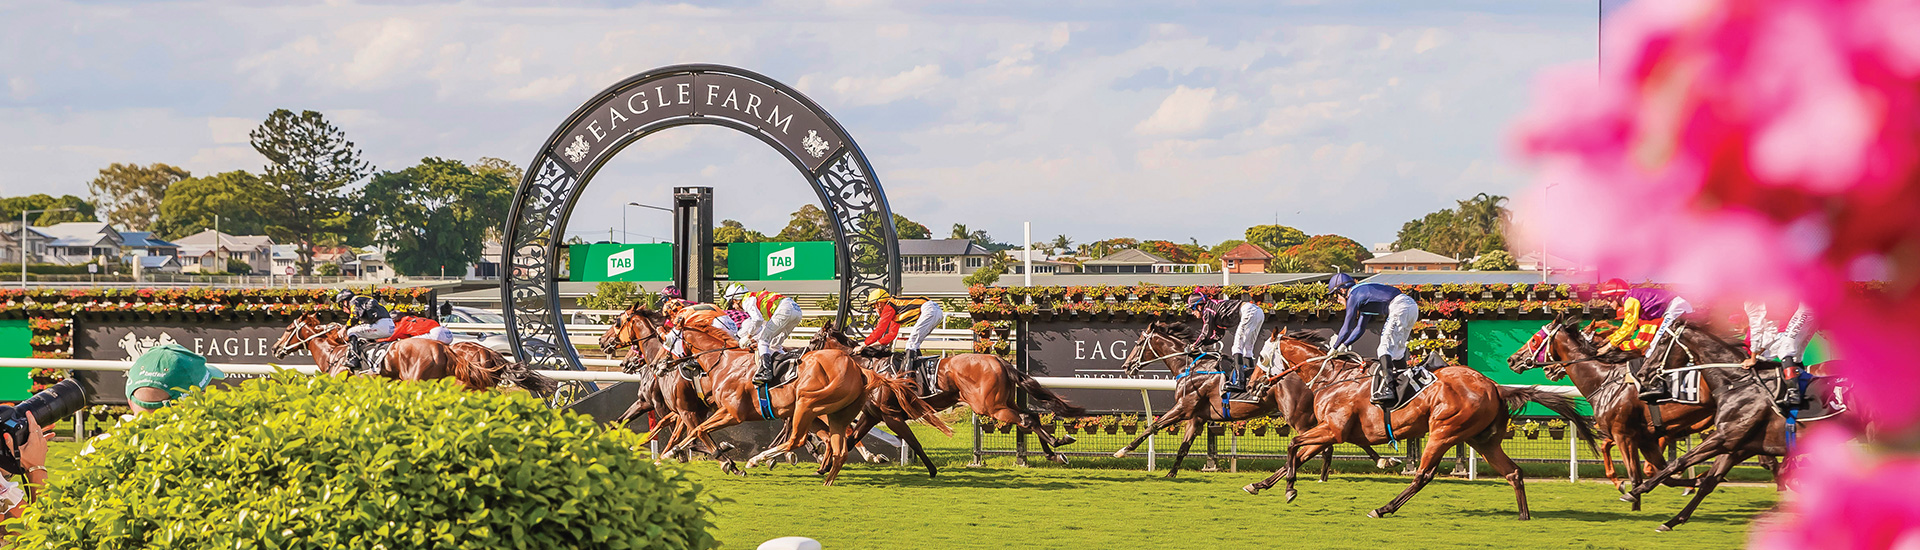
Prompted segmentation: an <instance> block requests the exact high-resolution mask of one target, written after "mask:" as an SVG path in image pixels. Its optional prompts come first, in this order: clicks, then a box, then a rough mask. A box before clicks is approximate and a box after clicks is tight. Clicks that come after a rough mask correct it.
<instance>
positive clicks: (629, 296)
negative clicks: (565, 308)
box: [580, 281, 660, 309]
mask: <svg viewBox="0 0 1920 550" xmlns="http://www.w3.org/2000/svg"><path fill="white" fill-rule="evenodd" d="M659 302H660V295H659V293H654V292H647V289H646V288H645V287H642V286H640V284H639V283H634V282H631V281H601V282H600V284H596V285H593V294H588V295H586V296H581V297H580V307H581V308H583V309H627V306H631V305H633V304H640V305H641V306H644V307H646V308H648V309H653V308H657V307H659V305H660V304H659Z"/></svg>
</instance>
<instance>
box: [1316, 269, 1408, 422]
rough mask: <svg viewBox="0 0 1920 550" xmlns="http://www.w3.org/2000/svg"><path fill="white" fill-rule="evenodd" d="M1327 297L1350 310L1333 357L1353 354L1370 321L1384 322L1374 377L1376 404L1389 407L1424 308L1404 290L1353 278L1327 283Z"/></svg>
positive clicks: (1337, 336) (1343, 276) (1345, 276)
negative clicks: (1350, 352)
mask: <svg viewBox="0 0 1920 550" xmlns="http://www.w3.org/2000/svg"><path fill="white" fill-rule="evenodd" d="M1327 293H1328V294H1332V295H1333V296H1334V297H1335V298H1337V299H1339V300H1340V303H1341V304H1342V305H1345V306H1347V315H1346V319H1345V320H1344V321H1342V322H1341V323H1340V332H1339V333H1336V334H1334V335H1333V340H1332V342H1331V346H1330V347H1332V348H1333V349H1332V350H1331V351H1332V352H1333V353H1341V352H1347V351H1350V350H1349V348H1351V347H1352V346H1353V343H1354V342H1356V341H1358V340H1360V335H1361V334H1365V333H1366V331H1367V323H1368V322H1370V319H1368V317H1379V318H1381V319H1382V320H1383V321H1384V324H1383V326H1381V327H1380V349H1379V350H1378V351H1379V357H1378V359H1379V360H1380V366H1381V368H1380V369H1379V370H1376V371H1374V375H1373V402H1374V403H1375V404H1378V405H1380V406H1381V407H1386V406H1387V405H1390V404H1392V402H1393V398H1394V392H1393V377H1394V376H1395V375H1397V374H1398V373H1399V372H1400V371H1401V370H1403V369H1405V368H1407V340H1408V338H1410V337H1411V336H1413V325H1414V323H1417V322H1419V321H1420V304H1419V303H1418V302H1415V301H1413V297H1412V296H1408V295H1406V294H1404V293H1402V292H1400V289H1398V288H1394V287H1392V286H1389V285H1383V284H1379V283H1365V284H1355V283H1354V280H1353V276H1352V275H1348V274H1345V273H1335V274H1333V278H1332V279H1329V280H1328V281H1327Z"/></svg>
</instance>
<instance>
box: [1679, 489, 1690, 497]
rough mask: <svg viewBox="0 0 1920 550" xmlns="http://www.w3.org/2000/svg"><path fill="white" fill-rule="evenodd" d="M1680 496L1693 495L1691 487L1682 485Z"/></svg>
mask: <svg viewBox="0 0 1920 550" xmlns="http://www.w3.org/2000/svg"><path fill="white" fill-rule="evenodd" d="M1680 496H1683V497H1690V496H1693V488H1692V487H1682V488H1681V489H1680Z"/></svg>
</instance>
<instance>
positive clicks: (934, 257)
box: [900, 239, 993, 275]
mask: <svg viewBox="0 0 1920 550" xmlns="http://www.w3.org/2000/svg"><path fill="white" fill-rule="evenodd" d="M992 258H993V253H992V252H989V251H987V249H986V248H984V247H982V246H980V245H977V244H974V243H973V241H970V240H967V239H900V271H901V272H902V273H916V274H924V273H939V274H950V275H966V274H968V273H973V272H974V271H977V270H979V269H980V268H982V267H986V266H987V261H988V260H990V259H992Z"/></svg>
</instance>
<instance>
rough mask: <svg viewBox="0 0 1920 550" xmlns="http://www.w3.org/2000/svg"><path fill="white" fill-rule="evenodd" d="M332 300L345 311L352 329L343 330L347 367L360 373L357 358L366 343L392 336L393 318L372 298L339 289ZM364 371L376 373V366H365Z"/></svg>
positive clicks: (358, 358) (358, 359)
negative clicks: (345, 341)
mask: <svg viewBox="0 0 1920 550" xmlns="http://www.w3.org/2000/svg"><path fill="white" fill-rule="evenodd" d="M333 301H334V303H336V304H339V305H340V307H341V308H344V309H346V311H347V319H348V320H349V321H350V322H352V323H353V326H350V327H347V330H345V331H343V332H345V333H346V335H347V366H348V367H349V368H352V369H354V370H356V371H358V370H362V368H363V367H361V366H360V355H361V353H362V348H364V347H365V346H366V343H367V342H372V341H374V340H379V339H381V338H386V337H388V336H393V315H392V314H389V313H387V308H386V306H382V305H380V301H379V300H375V299H373V297H372V296H356V295H354V293H353V291H351V290H346V289H341V290H340V293H339V294H335V295H334V296H333ZM364 370H366V371H374V372H377V371H378V370H379V367H378V366H369V367H364Z"/></svg>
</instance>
